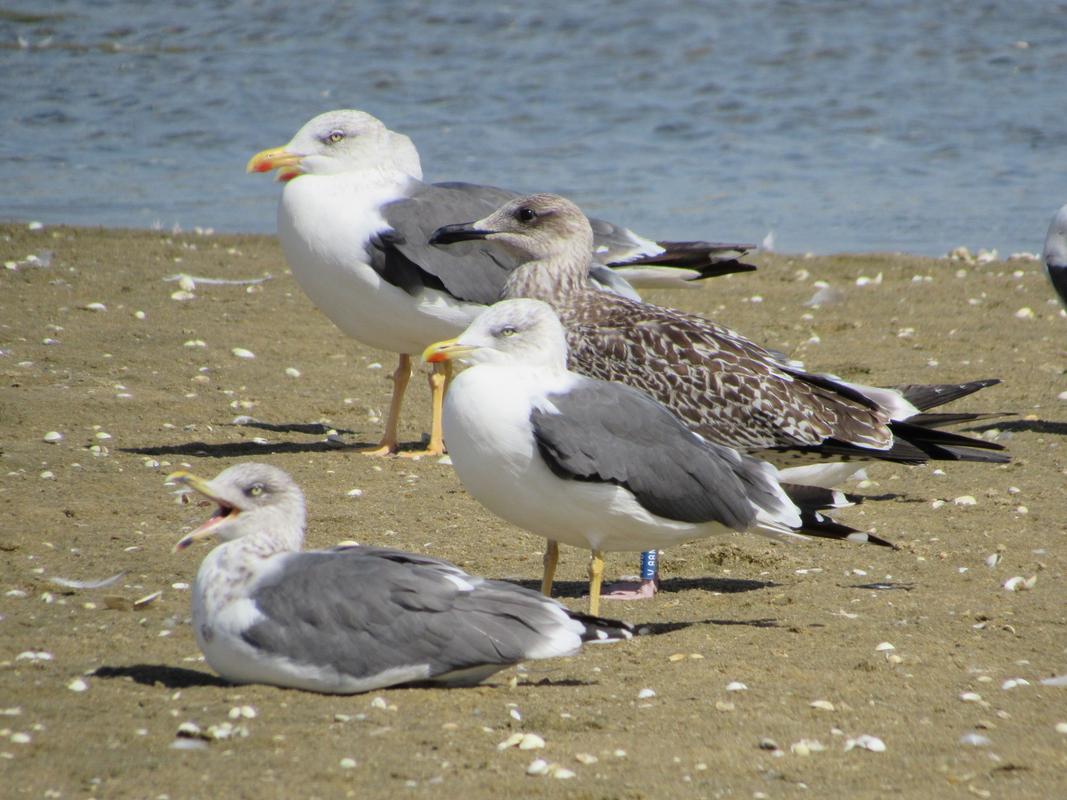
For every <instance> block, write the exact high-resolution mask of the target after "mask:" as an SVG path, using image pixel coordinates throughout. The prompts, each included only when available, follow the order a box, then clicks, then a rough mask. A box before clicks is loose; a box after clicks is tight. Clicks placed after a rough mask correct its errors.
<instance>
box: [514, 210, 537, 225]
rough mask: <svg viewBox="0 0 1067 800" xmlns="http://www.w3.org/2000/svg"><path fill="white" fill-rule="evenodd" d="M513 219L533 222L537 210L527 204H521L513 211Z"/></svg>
mask: <svg viewBox="0 0 1067 800" xmlns="http://www.w3.org/2000/svg"><path fill="white" fill-rule="evenodd" d="M515 219H517V220H518V221H519V222H533V221H534V220H535V219H537V212H536V211H534V210H533V209H532V208H530V207H529V206H522V207H520V208H518V209H517V210H516V211H515Z"/></svg>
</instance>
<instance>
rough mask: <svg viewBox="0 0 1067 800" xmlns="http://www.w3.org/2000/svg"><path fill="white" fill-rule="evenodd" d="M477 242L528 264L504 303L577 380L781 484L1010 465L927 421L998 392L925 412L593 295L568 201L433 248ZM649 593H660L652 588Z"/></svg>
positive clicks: (447, 236)
mask: <svg viewBox="0 0 1067 800" xmlns="http://www.w3.org/2000/svg"><path fill="white" fill-rule="evenodd" d="M478 239H487V240H490V241H494V242H497V243H499V244H501V245H503V246H505V247H507V248H508V249H510V250H512V251H513V252H514V254H515V255H516V257H517V258H520V259H522V260H523V261H525V263H524V264H523V265H522V266H521V267H519V268H517V269H515V270H514V271H512V272H511V273H510V274H509V276H508V278H507V285H506V287H505V295H506V296H508V297H532V298H537V299H540V300H544V301H546V302H548V303H549V304H551V305H552V307H553V308H554V309H555V310H556V312H557V313H558V314H559V315H560V318H561V320H562V322H563V325H564V327H565V329H566V334H567V344H568V347H569V351H570V364H571V366H572V367H573V369H574V370H575V371H576V372H579V373H581V374H583V375H588V376H590V377H595V378H602V379H604V380H615V381H620V382H622V383H625V384H627V385H629V386H633V387H635V388H638V389H641V390H643V391H645V392H647V393H648V394H650V395H651V396H652V397H654V398H655V399H656V400H658V401H659V402H661V403H663V404H664V405H666V406H667V407H669V408H670V409H671V410H672V411H673V412H674V413H675V414H677V415H678V416H679V417H680V418H681V419H682V421H683V422H684V423H685V424H686V425H687V426H689V428H690V430H692V431H694V432H695V433H698V434H700V435H701V436H702V437H704V438H705V439H707V440H708V441H711V442H716V443H718V444H722V445H726V446H728V447H734V448H737V449H740V450H742V451H744V452H747V453H750V454H756V455H759V456H760V457H761V458H766V459H768V460H770V461H772V463H774V464H775V465H776V466H779V467H783V468H784V467H791V469H786V470H784V471H783V474H782V478H783V480H788V481H790V482H795V483H813V484H817V485H824V486H826V485H834V484H836V483H837V482H839V481H841V480H844V479H845V478H846V477H847V476H848V475H850V474H851V473H852V472H854V471H855V470H856V466H855V465H854V464H851V463H841V461H842V460H845V461H848V460H856V459H882V460H889V461H896V462H901V463H908V464H915V463H921V462H924V461H927V460H929V459H950V460H957V459H959V460H972V461H992V462H996V463H1001V462H1004V461H1006V460H1007V458H1006V457H1005V456H1004V455H1003V454H1001V453H999V452H991V451H1000V450H1002V449H1003V447H1002V446H1001V445H999V444H995V443H992V442H987V441H985V440H982V439H974V438H969V437H965V436H960V435H958V434H953V433H949V432H945V431H942V430H939V427H940V425H941V424H943V423H944V422H946V421H947V420H943V419H941V418H940V416H939V415H937V414H928V413H922V414H921V415H920V412H925V411H926V408H929V407H932V405H936V404H937V402H938V398H945V399H948V398H951V397H954V396H959V395H962V394H967V393H969V392H971V391H976V390H977V389H980V388H982V387H984V386H988V385H990V384H992V383H996V382H997V381H995V380H990V381H975V382H972V383H969V384H959V385H954V386H947V387H940V389H942V390H943V391H941V392H940V393H938V392H936V391H930V392H925V391H921V389H922V387H909V388H910V389H911V390H912V393H913V396H914V397H916V399H917V400H919V403H925V404H927V405H926V408H922V407H921V406H920V405H918V404H916V403H912V402H910V401H909V400H908V397H907V396H906V395H905V394H904V393H902V392H900V391H897V390H894V389H880V388H874V387H866V386H859V385H857V384H851V383H847V382H845V381H842V380H840V379H838V378H836V377H834V376H831V375H824V374H813V373H810V372H806V371H805V370H804V369H803V367H802V366H801V365H799V364H798V363H796V362H792V361H790V360H789V359H787V358H786V357H785V356H783V355H781V354H778V353H775V352H773V351H770V350H767V349H766V348H763V347H761V346H759V345H758V344H756V343H754V342H752V341H750V340H748V339H746V338H744V337H743V336H741V335H740V334H738V333H735V332H734V331H732V330H729V329H728V328H725V327H723V326H721V325H718V324H716V323H714V322H711V321H710V320H707V319H705V318H703V317H699V316H696V315H693V314H686V313H683V312H681V311H676V310H674V309H669V308H664V307H661V306H655V305H651V304H649V303H643V302H640V301H638V300H633V299H630V298H626V297H622V296H618V295H614V294H609V293H606V292H600V291H596V290H594V289H593V288H592V287H591V286H590V284H589V280H588V277H587V275H586V271H585V270H584V268H583V267H582V265H583V264H584V263H586V261H587V258H588V256H587V253H588V252H589V250H590V248H591V247H592V234H591V231H590V227H589V225H588V223H587V222H586V219H585V217H584V215H583V214H582V213H581V211H580V210H579V209H578V208H577V206H575V205H574V204H573V203H571V202H570V201H568V200H566V199H564V198H562V197H558V196H556V195H549V194H538V195H532V196H530V197H525V198H518V199H515V200H511V201H509V202H508V203H506V204H504V205H503V206H502V207H501V208H500V209H498V210H497V211H495V212H494V213H493V214H490V215H489V216H487V217H485V218H482V219H480V220H478V221H476V222H472V223H463V224H453V225H448V226H444V227H442V228H439V229H438V230H437V231H436V232H435V233H434V236H433V239H432V241H434V242H436V243H439V244H448V243H451V242H459V241H466V240H478ZM920 397H921V400H920V399H919V398H920ZM909 418H911V419H914V420H915V421H914V422H912V421H909ZM831 460H832V461H833V462H835V463H827V462H829V461H831ZM812 462H815V463H812ZM641 588H642V591H643V592H645V593H647V592H648V591H650V590H651V586H650V585H649V584H647V583H646V584H645V585H644V586H643V587H641Z"/></svg>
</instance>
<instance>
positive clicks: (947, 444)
mask: <svg viewBox="0 0 1067 800" xmlns="http://www.w3.org/2000/svg"><path fill="white" fill-rule="evenodd" d="M889 428H890V430H892V431H893V436H894V437H896V438H898V439H902V440H903V441H905V442H907V443H908V444H909V445H911V446H912V447H915V448H918V449H919V450H921V451H922V452H923V453H925V454H926V455H927V457H929V458H931V459H934V460H939V461H981V462H987V463H994V464H1006V463H1007V462H1009V461H1011V456H1009V455H1007V454H1005V453H1003V452H999V451H1003V450H1004V445H1002V444H997V443H996V442H987V441H986V440H985V439H975V438H973V437H971V436H961V435H960V434H958V433H952V432H950V431H943V430H939V429H937V428H928V427H924V426H922V425H914V424H912V423H910V422H891V423H890V424H889ZM985 451H998V452H985Z"/></svg>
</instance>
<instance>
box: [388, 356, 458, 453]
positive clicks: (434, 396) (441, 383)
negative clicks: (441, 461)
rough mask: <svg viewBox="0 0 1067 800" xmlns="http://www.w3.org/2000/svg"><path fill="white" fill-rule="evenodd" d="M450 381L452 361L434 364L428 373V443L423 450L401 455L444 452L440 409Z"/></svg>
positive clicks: (442, 406)
mask: <svg viewBox="0 0 1067 800" xmlns="http://www.w3.org/2000/svg"><path fill="white" fill-rule="evenodd" d="M451 382H452V362H451V361H446V362H444V363H443V364H434V365H433V371H432V372H431V373H430V407H431V417H430V443H429V444H428V445H427V446H426V449H425V450H413V451H411V452H410V453H409V452H404V453H401V454H400V455H402V456H440V455H443V454H444V452H445V438H444V433H443V432H442V430H441V411H442V409H443V408H444V403H445V392H446V391H447V390H448V385H449V384H450V383H451Z"/></svg>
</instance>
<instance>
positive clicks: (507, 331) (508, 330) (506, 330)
mask: <svg viewBox="0 0 1067 800" xmlns="http://www.w3.org/2000/svg"><path fill="white" fill-rule="evenodd" d="M518 332H519V331H518V330H517V329H516V328H514V327H512V326H511V325H508V326H506V327H503V328H501V329H500V335H501V336H514V335H515V334H516V333H518Z"/></svg>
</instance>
